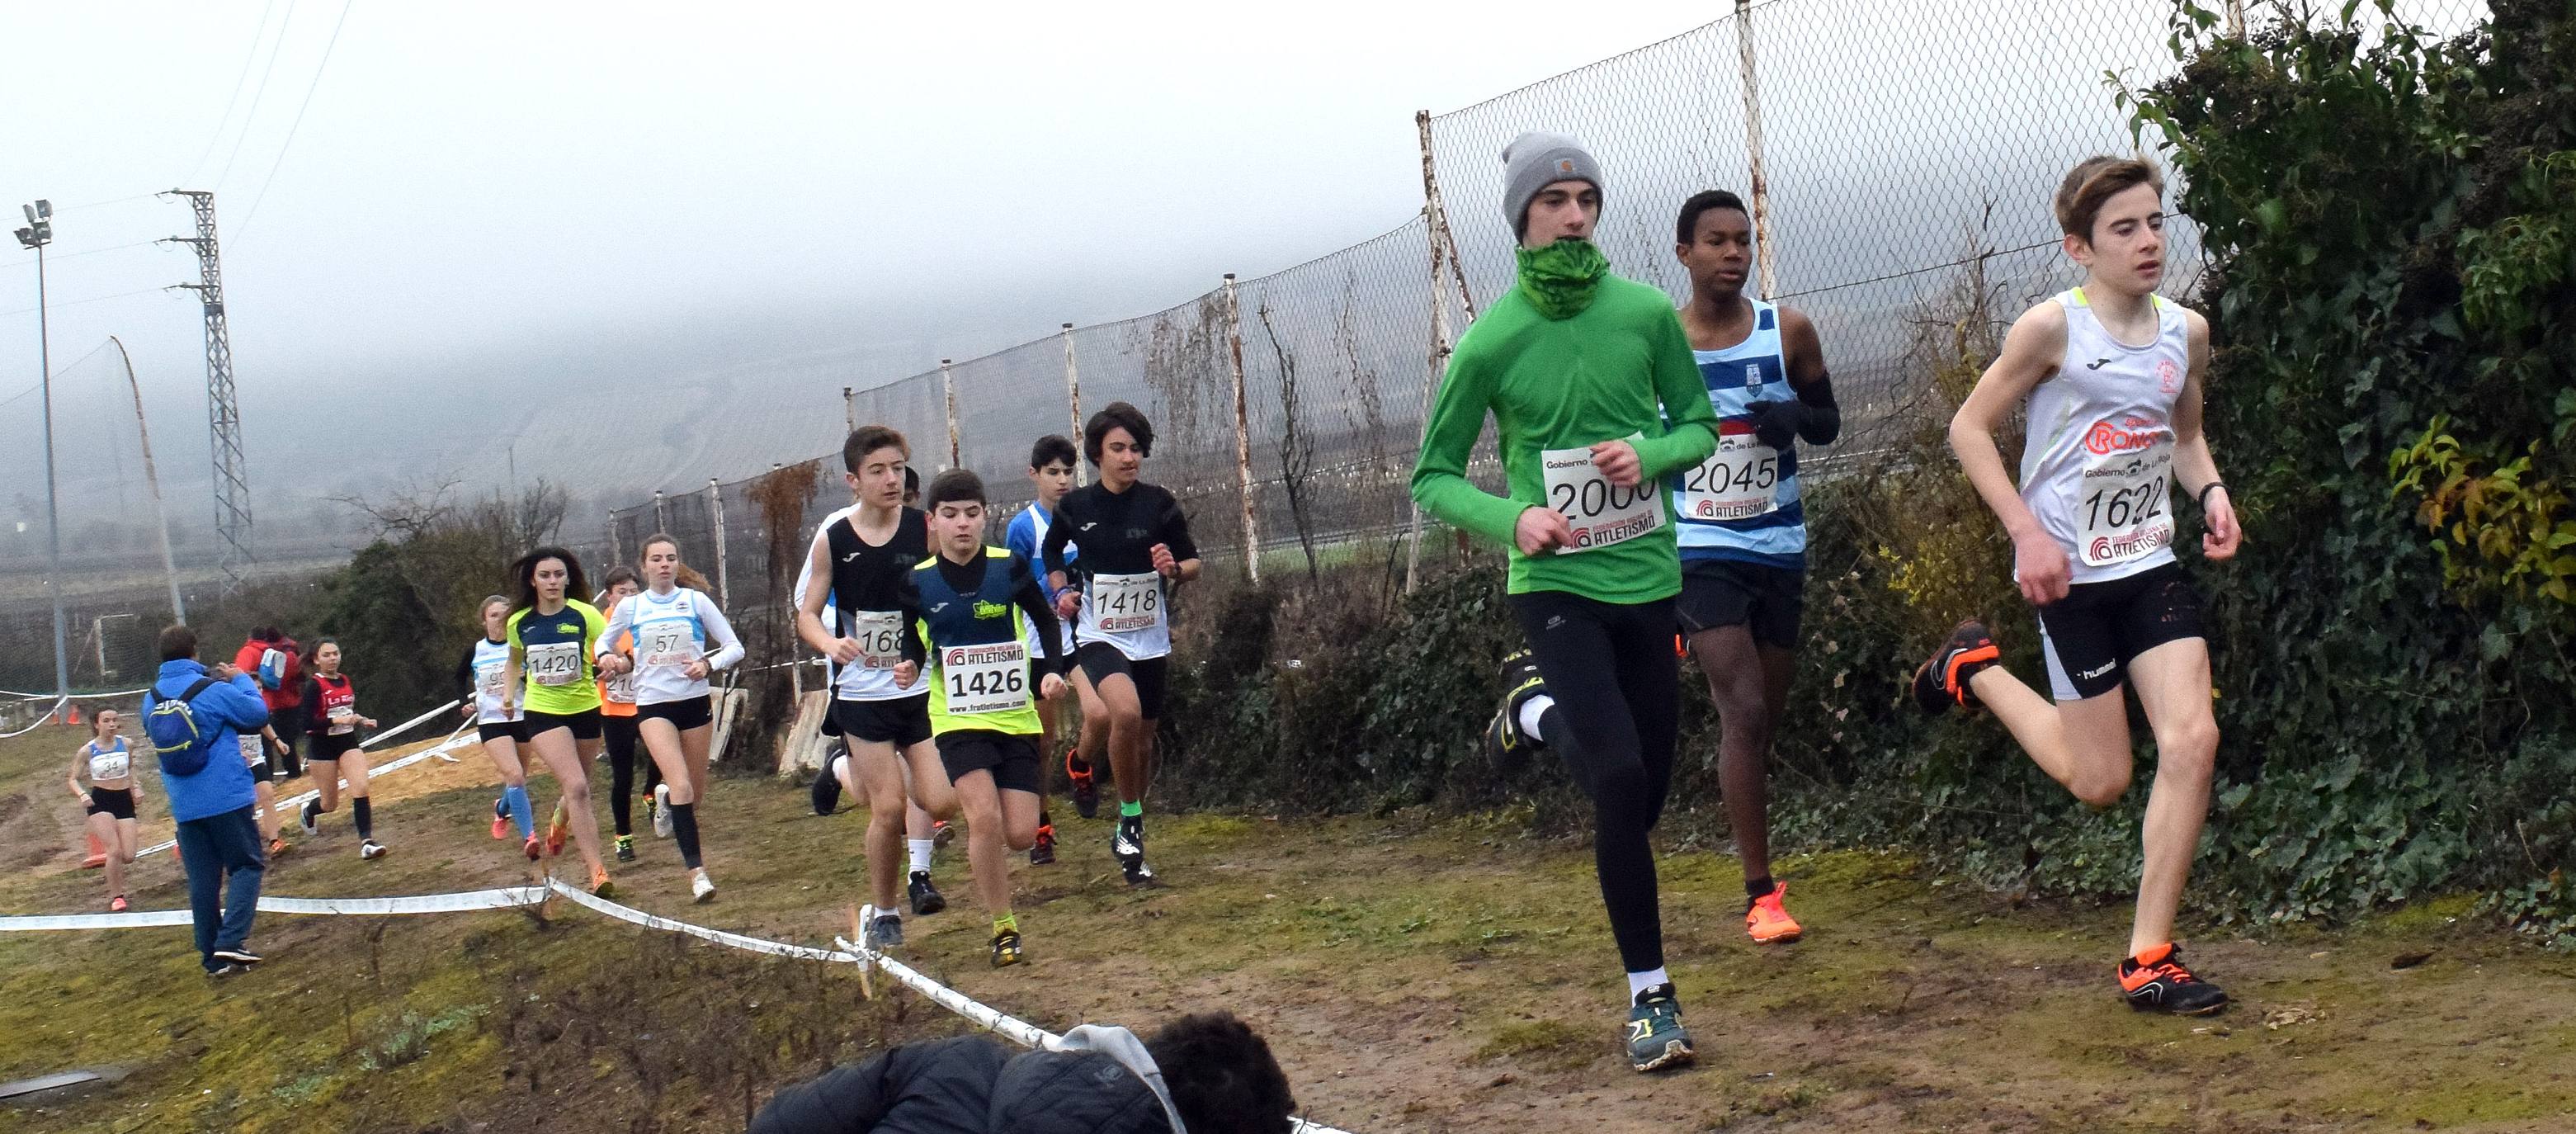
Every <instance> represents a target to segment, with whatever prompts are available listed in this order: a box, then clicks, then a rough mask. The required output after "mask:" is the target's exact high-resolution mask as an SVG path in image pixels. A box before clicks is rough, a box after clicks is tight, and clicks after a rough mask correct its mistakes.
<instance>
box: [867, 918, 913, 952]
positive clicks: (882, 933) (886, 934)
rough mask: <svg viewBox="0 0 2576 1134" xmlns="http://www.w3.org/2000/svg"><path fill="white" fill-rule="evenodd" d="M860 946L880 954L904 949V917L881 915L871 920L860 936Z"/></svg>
mask: <svg viewBox="0 0 2576 1134" xmlns="http://www.w3.org/2000/svg"><path fill="white" fill-rule="evenodd" d="M859 944H861V945H865V946H867V947H868V948H870V949H874V950H877V951H878V952H884V951H885V950H888V949H900V948H903V915H902V914H898V913H881V914H878V915H877V916H875V917H872V918H869V919H868V927H867V929H866V931H865V932H863V933H862V934H861V935H860V940H859Z"/></svg>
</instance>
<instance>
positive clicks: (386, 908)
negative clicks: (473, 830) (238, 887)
mask: <svg viewBox="0 0 2576 1134" xmlns="http://www.w3.org/2000/svg"><path fill="white" fill-rule="evenodd" d="M544 900H546V890H545V887H543V886H511V887H508V888H505V889H499V890H469V891H466V892H464V893H458V894H417V895H412V896H409V897H394V898H283V897H267V896H263V897H261V898H260V900H259V912H261V913H291V914H341V915H359V916H365V915H374V914H426V913H459V912H462V911H465V910H500V909H509V908H511V907H514V906H533V905H535V904H537V903H539V902H542V901H544ZM189 922H190V915H189V912H188V911H187V910H135V911H131V912H128V913H108V914H58V915H51V916H40V917H0V933H11V932H16V933H26V932H34V931H38V930H61V929H136V928H143V927H149V926H174V925H187V924H189Z"/></svg>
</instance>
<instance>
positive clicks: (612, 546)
mask: <svg viewBox="0 0 2576 1134" xmlns="http://www.w3.org/2000/svg"><path fill="white" fill-rule="evenodd" d="M608 561H609V562H611V563H623V562H625V561H626V549H625V548H624V547H622V546H620V541H619V540H618V538H617V509H615V508H611V509H609V510H608Z"/></svg>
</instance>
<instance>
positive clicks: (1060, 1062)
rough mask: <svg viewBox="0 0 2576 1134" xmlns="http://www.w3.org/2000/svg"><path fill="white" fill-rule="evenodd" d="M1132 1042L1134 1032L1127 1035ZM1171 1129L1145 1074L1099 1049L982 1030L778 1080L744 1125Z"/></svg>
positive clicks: (1084, 1133)
mask: <svg viewBox="0 0 2576 1134" xmlns="http://www.w3.org/2000/svg"><path fill="white" fill-rule="evenodd" d="M1130 1042H1133V1041H1132V1040H1131V1041H1130ZM1003 1131H1009V1132H1010V1134H1173V1132H1172V1121H1171V1119H1170V1118H1169V1117H1168V1116H1167V1114H1166V1112H1165V1111H1164V1109H1163V1104H1162V1101H1161V1100H1160V1099H1158V1098H1156V1097H1155V1094H1154V1091H1153V1089H1152V1088H1151V1087H1148V1086H1147V1085H1146V1083H1145V1081H1144V1080H1143V1079H1141V1078H1138V1077H1137V1075H1136V1073H1135V1072H1133V1071H1130V1070H1129V1069H1128V1068H1127V1067H1126V1066H1124V1065H1122V1064H1121V1063H1119V1062H1118V1060H1117V1059H1115V1058H1112V1057H1111V1056H1110V1055H1108V1054H1106V1053H1104V1052H1099V1051H1032V1052H1027V1053H1019V1054H1015V1053H1014V1052H1013V1050H1012V1049H1009V1048H1005V1047H1003V1046H1002V1045H1001V1044H999V1043H997V1042H995V1041H993V1040H991V1039H988V1038H985V1037H983V1036H960V1037H958V1038H955V1039H945V1040H936V1041H932V1042H929V1043H916V1044H906V1045H904V1046H902V1047H898V1048H895V1049H894V1050H892V1051H889V1052H886V1053H885V1054H883V1055H879V1056H877V1057H876V1058H874V1059H870V1060H868V1061H867V1062H865V1063H857V1064H851V1065H848V1066H843V1067H835V1068H833V1069H832V1070H830V1071H827V1072H824V1073H823V1074H822V1075H821V1076H820V1077H818V1078H815V1079H811V1080H808V1081H806V1082H802V1083H797V1084H793V1085H791V1086H787V1087H782V1088H780V1089H779V1091H778V1094H777V1095H776V1096H774V1097H772V1098H771V1099H770V1100H769V1105H768V1106H765V1107H762V1108H761V1109H760V1114H759V1116H758V1117H756V1118H754V1119H753V1120H752V1123H751V1134H1001V1132H1003Z"/></svg>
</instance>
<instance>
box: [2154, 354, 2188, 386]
mask: <svg viewBox="0 0 2576 1134" xmlns="http://www.w3.org/2000/svg"><path fill="white" fill-rule="evenodd" d="M2156 389H2157V390H2158V391H2159V392H2162V393H2167V394H2179V393H2181V392H2182V368H2181V367H2179V366H2175V365H2174V364H2173V360H2172V359H2170V358H2166V359H2158V360H2157V361H2156Z"/></svg>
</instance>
